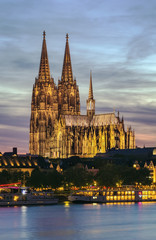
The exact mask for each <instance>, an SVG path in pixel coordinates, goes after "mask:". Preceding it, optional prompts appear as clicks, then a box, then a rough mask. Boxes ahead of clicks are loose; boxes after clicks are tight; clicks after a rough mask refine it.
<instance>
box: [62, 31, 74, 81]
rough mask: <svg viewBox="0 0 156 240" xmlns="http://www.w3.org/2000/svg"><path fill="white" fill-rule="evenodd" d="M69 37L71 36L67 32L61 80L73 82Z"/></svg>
mask: <svg viewBox="0 0 156 240" xmlns="http://www.w3.org/2000/svg"><path fill="white" fill-rule="evenodd" d="M68 39H69V37H68V33H67V34H66V45H65V53H64V61H63V68H62V77H61V80H62V81H63V82H67V83H71V82H73V73H72V65H71V58H70V50H69V42H68Z"/></svg>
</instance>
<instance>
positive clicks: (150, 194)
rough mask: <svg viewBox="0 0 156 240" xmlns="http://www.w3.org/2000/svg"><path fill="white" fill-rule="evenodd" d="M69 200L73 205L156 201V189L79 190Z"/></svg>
mask: <svg viewBox="0 0 156 240" xmlns="http://www.w3.org/2000/svg"><path fill="white" fill-rule="evenodd" d="M68 200H69V201H70V202H73V203H115V202H147V201H156V189H152V188H151V189H135V188H120V189H105V190H92V189H87V190H78V191H75V192H72V193H71V194H70V196H69V197H68Z"/></svg>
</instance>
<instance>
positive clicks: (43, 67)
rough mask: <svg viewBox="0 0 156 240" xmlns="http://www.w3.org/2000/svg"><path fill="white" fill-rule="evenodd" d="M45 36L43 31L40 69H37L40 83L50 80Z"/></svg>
mask: <svg viewBox="0 0 156 240" xmlns="http://www.w3.org/2000/svg"><path fill="white" fill-rule="evenodd" d="M45 36H46V33H45V31H43V42H42V50H41V60H40V67H39V79H40V81H49V80H50V68H49V61H48V53H47V45H46V39H45Z"/></svg>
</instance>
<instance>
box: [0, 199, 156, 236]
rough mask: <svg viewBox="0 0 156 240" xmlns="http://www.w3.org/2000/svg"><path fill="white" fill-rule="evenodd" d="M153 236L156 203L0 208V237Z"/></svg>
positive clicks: (155, 230)
mask: <svg viewBox="0 0 156 240" xmlns="http://www.w3.org/2000/svg"><path fill="white" fill-rule="evenodd" d="M155 238H156V203H138V204H133V203H132V204H84V205H81V204H77V205H74V204H70V205H69V204H68V203H66V204H61V205H53V206H32V207H30V206H29V207H26V206H23V207H1V208H0V240H3V239H5V240H14V239H16V240H17V239H18V240H23V239H28V240H29V239H31V240H43V239H54V240H93V239H97V240H99V239H106V240H113V239H116V240H154V239H155Z"/></svg>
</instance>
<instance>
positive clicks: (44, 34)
mask: <svg viewBox="0 0 156 240" xmlns="http://www.w3.org/2000/svg"><path fill="white" fill-rule="evenodd" d="M45 36H46V32H45V30H44V31H43V39H45Z"/></svg>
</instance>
